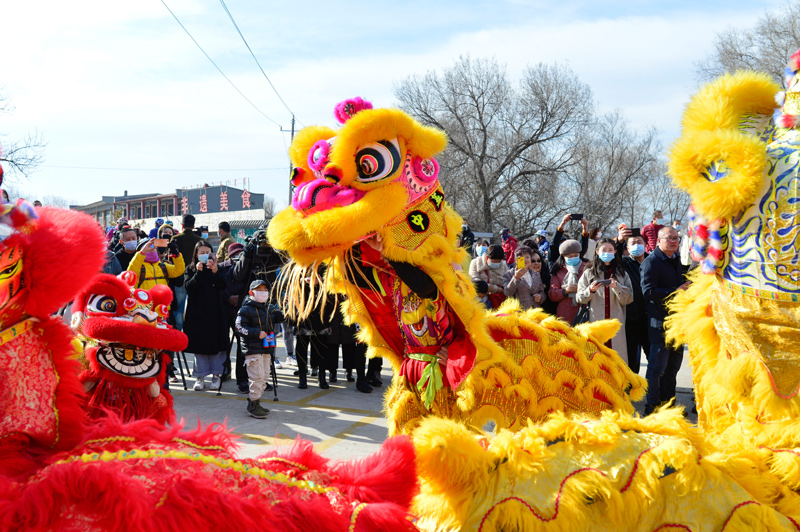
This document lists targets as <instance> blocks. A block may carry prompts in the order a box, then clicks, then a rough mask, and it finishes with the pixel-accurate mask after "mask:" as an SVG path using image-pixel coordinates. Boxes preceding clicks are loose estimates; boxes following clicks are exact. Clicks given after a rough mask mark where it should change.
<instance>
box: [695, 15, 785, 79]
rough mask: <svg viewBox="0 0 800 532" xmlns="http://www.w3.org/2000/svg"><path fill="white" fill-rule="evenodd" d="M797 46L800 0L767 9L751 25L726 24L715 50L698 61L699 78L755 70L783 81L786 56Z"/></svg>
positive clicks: (719, 35)
mask: <svg viewBox="0 0 800 532" xmlns="http://www.w3.org/2000/svg"><path fill="white" fill-rule="evenodd" d="M798 47H800V2H798V1H796V0H795V1H793V2H788V3H787V4H786V5H784V6H783V7H781V8H779V9H777V10H775V11H767V12H766V13H765V14H764V15H763V16H762V17H761V18H760V19H758V21H757V22H756V23H755V25H754V26H753V27H752V28H728V29H726V30H725V31H722V32H720V33H718V34H717V36H716V39H715V42H714V51H713V52H712V53H711V55H709V56H708V57H706V58H705V59H704V60H702V61H701V62H699V63H698V64H697V73H698V77H699V78H700V79H701V80H709V79H713V78H715V77H717V76H719V75H721V74H723V73H725V72H734V71H736V70H757V71H761V72H766V73H767V74H769V75H770V76H772V77H773V79H775V81H777V82H778V83H783V69H784V67H785V66H786V62H787V61H788V60H789V56H791V55H792V54H793V53H795V52H796V51H797V49H798Z"/></svg>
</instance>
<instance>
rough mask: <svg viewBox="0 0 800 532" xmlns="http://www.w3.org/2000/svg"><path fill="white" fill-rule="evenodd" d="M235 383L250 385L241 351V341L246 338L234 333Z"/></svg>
mask: <svg viewBox="0 0 800 532" xmlns="http://www.w3.org/2000/svg"><path fill="white" fill-rule="evenodd" d="M234 334H235V335H236V384H237V386H238V385H240V384H244V385H245V386H249V385H250V379H248V377H247V367H246V366H245V365H244V353H242V342H246V341H247V340H245V339H243V338H242V337H241V336H239V335H238V334H236V332H235V331H234Z"/></svg>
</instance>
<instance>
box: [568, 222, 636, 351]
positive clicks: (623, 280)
mask: <svg viewBox="0 0 800 532" xmlns="http://www.w3.org/2000/svg"><path fill="white" fill-rule="evenodd" d="M616 251H617V250H616V247H615V246H614V241H613V240H611V239H610V238H601V239H600V241H599V242H598V243H597V250H596V253H595V258H594V260H593V261H592V265H591V267H589V268H586V269H585V270H584V272H583V274H581V278H580V280H579V281H578V292H577V294H576V296H575V299H576V301H577V302H578V303H580V304H582V305H584V304H588V305H589V321H590V322H594V321H600V320H611V319H616V320H619V321H620V322H621V323H622V324H624V323H625V311H626V308H625V307H626V306H627V305H629V304H630V303H632V302H633V286H631V280H630V277H628V274H627V273H625V269H624V268H623V267H622V264H621V263H620V261H619V260H617V253H616ZM606 347H608V348H609V349H613V350H615V351H616V352H617V354H619V356H620V358H622V360H624V361H625V362H626V363H627V362H628V347H627V341H626V339H625V327H620V328H619V330H618V331H617V334H615V335H614V337H613V338H611V339H610V340H609V341H608V342H606Z"/></svg>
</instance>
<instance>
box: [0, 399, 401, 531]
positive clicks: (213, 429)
mask: <svg viewBox="0 0 800 532" xmlns="http://www.w3.org/2000/svg"><path fill="white" fill-rule="evenodd" d="M96 423H97V424H96V425H95V427H94V430H92V431H90V432H89V433H88V434H87V441H86V444H85V445H84V446H83V447H82V448H80V449H76V450H75V451H74V452H72V453H69V455H68V454H66V453H65V454H62V455H59V456H56V457H54V459H53V461H52V462H51V463H50V464H48V465H47V466H46V467H44V468H43V469H42V470H41V471H40V472H39V473H38V474H37V476H36V481H35V482H30V483H25V484H21V485H14V484H6V485H2V484H0V515H3V516H4V518H3V519H2V520H0V531H5V530H15V531H16V530H87V529H92V530H115V531H120V532H126V531H131V532H133V531H140V530H197V531H200V530H222V531H226V530H230V531H239V530H288V531H300V530H315V531H321V532H323V531H334V530H338V531H346V530H348V529H350V528H349V527H350V526H351V524H352V523H353V522H354V524H355V526H354V528H353V530H356V531H359V532H366V531H378V530H400V531H402V530H416V528H415V527H414V525H413V524H412V522H411V520H410V519H409V515H408V508H409V501H410V499H411V497H412V496H413V495H414V494H415V493H416V472H415V470H414V467H409V464H413V463H414V450H413V446H412V444H411V442H410V440H409V439H408V438H407V437H405V436H400V437H397V438H393V439H390V440H387V441H386V443H384V445H383V448H382V449H381V450H380V451H379V452H378V453H377V454H375V455H373V456H372V457H370V458H369V459H367V460H364V461H360V462H352V463H348V462H345V463H336V464H334V465H331V461H330V460H328V459H326V458H323V457H321V456H320V455H318V454H316V453H315V452H314V451H313V450H312V446H311V443H310V442H305V441H298V442H296V443H295V444H294V445H293V446H291V447H287V448H284V449H282V450H281V451H274V452H271V453H269V454H266V455H264V456H262V457H259V458H257V459H245V460H238V461H234V460H233V459H232V456H233V450H234V446H233V444H232V442H231V439H230V436H229V435H228V433H227V431H226V430H225V428H224V427H222V426H220V425H212V426H210V427H209V428H207V429H205V430H201V429H197V430H195V431H182V430H179V429H180V427H178V428H172V429H164V428H162V427H159V426H158V425H157V424H156V423H154V422H152V421H149V420H143V421H136V422H130V423H124V424H123V423H122V422H121V421H120V420H119V418H116V417H115V416H114V415H113V414H110V415H109V416H108V417H106V418H104V419H101V420H98V421H97V422H96ZM112 435H113V436H112ZM132 449H136V450H139V449H150V450H165V451H180V452H184V453H194V454H195V456H196V455H203V456H205V457H214V458H216V459H218V460H221V462H220V461H216V462H214V461H210V460H208V459H207V460H206V462H205V463H203V462H201V461H199V460H197V459H195V460H191V459H190V458H188V457H184V458H177V457H175V456H174V455H173V456H167V455H164V456H160V457H158V458H141V459H127V460H109V461H102V460H99V461H98V460H95V461H90V463H84V462H83V461H82V460H69V458H70V456H78V455H79V453H90V455H91V453H95V454H97V453H101V454H102V453H103V452H106V453H118V452H120V451H123V452H129V451H130V450H132ZM220 463H222V464H225V465H222V466H220V465H219V464H220ZM234 463H239V464H243V465H247V466H249V467H251V468H260V469H262V470H267V471H273V472H275V473H282V474H284V475H286V476H287V477H289V478H292V479H295V480H301V481H303V480H313V481H314V482H315V483H316V484H317V485H320V484H322V485H325V486H327V487H331V488H335V490H336V491H335V492H333V493H335V494H336V495H334V496H331V494H328V495H326V494H321V493H314V492H311V491H307V490H301V489H298V488H291V487H287V485H286V483H285V482H282V481H280V480H271V479H265V478H259V477H257V476H256V475H251V474H245V473H234V472H232V471H231V468H230V465H232V464H234ZM395 488H399V489H395ZM14 491H16V493H14V495H15V496H11V497H10V495H11V494H12V492H14ZM362 505H363V506H362ZM356 509H358V511H357V512H356V511H355V510H356ZM87 520H88V522H89V523H91V524H90V525H89V526H87Z"/></svg>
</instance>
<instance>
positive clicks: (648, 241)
mask: <svg viewBox="0 0 800 532" xmlns="http://www.w3.org/2000/svg"><path fill="white" fill-rule="evenodd" d="M666 224H667V221H666V220H665V219H664V215H663V214H662V213H661V211H654V212H653V221H652V222H650V223H649V224H647V225H645V226H644V227H642V238H644V250H645V251H646V252H647V253H652V252H653V250H654V249H655V248H656V245H658V232H659V231H661V228H662V227H664V226H665V225H666Z"/></svg>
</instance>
